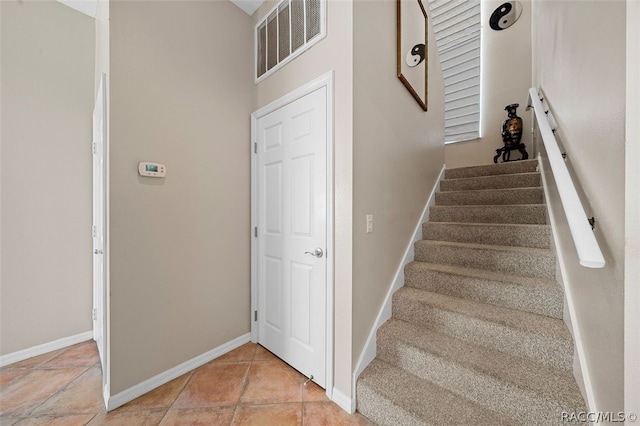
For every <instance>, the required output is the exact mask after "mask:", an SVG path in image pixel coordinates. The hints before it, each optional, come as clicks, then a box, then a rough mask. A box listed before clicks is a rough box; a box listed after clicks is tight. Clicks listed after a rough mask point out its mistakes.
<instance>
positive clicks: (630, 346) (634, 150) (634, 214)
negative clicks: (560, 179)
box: [624, 1, 640, 413]
mask: <svg viewBox="0 0 640 426" xmlns="http://www.w3.org/2000/svg"><path fill="white" fill-rule="evenodd" d="M638 22H640V2H637V1H627V88H626V92H627V105H626V116H627V117H626V118H627V119H626V139H627V140H626V153H625V156H626V161H625V163H626V167H625V173H626V176H625V237H626V244H625V263H624V266H625V278H624V281H625V286H624V288H625V290H624V293H625V295H624V298H625V301H624V311H625V322H624V330H625V331H624V333H625V334H624V340H625V343H624V353H625V358H624V410H625V411H626V412H627V413H632V412H633V413H638V412H639V411H640V363H638V360H639V359H640V336H639V335H638V330H640V309H638V306H640V263H639V262H638V259H640V223H639V222H638V218H639V217H640V191H638V187H637V183H638V182H640V168H639V167H638V165H639V164H640V122H639V121H638V117H640V99H639V98H638V96H637V94H638V93H640V49H638V46H637V41H638V40H640V26H638V25H637V23H638Z"/></svg>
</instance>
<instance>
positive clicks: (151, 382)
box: [105, 333, 251, 411]
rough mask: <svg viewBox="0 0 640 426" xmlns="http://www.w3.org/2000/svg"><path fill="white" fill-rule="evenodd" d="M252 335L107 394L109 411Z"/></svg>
mask: <svg viewBox="0 0 640 426" xmlns="http://www.w3.org/2000/svg"><path fill="white" fill-rule="evenodd" d="M250 337H251V335H250V333H247V334H243V335H242V336H240V337H237V338H235V339H233V340H230V341H229V342H227V343H224V344H222V345H220V346H218V347H217V348H215V349H212V350H210V351H209V352H205V353H203V354H202V355H198V356H197V357H195V358H192V359H190V360H189V361H185V362H183V363H182V364H180V365H177V366H175V367H173V368H171V369H169V370H167V371H164V372H162V373H160V374H158V375H155V376H153V377H151V378H150V379H147V380H145V381H144V382H141V383H138V384H137V385H135V386H132V387H130V388H129V389H126V390H124V391H122V392H120V393H118V394H116V395H113V396H107V395H105V400H106V405H107V411H111V410H115V409H116V408H118V407H120V406H122V405H124V404H126V403H127V402H130V401H133V400H134V399H136V398H138V397H139V396H142V395H144V394H145V393H147V392H150V391H152V390H153V389H155V388H157V387H159V386H162V385H164V384H165V383H168V382H170V381H171V380H173V379H175V378H177V377H180V376H182V375H183V374H185V373H188V372H189V371H191V370H194V369H196V368H198V367H200V366H201V365H204V364H206V363H207V362H209V361H211V360H213V359H216V358H218V357H219V356H221V355H224V354H226V353H227V352H229V351H232V350H234V349H236V348H238V347H240V346H242V345H244V344H245V343H248V342H249V341H250ZM107 393H108V390H107V389H105V394H107Z"/></svg>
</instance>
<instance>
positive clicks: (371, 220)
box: [367, 214, 373, 234]
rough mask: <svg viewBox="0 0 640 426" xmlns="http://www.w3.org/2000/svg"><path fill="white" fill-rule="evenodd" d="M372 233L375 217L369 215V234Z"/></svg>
mask: <svg viewBox="0 0 640 426" xmlns="http://www.w3.org/2000/svg"><path fill="white" fill-rule="evenodd" d="M372 232H373V215H372V214H368V215H367V234H370V233H372Z"/></svg>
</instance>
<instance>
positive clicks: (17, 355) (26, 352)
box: [0, 331, 93, 367]
mask: <svg viewBox="0 0 640 426" xmlns="http://www.w3.org/2000/svg"><path fill="white" fill-rule="evenodd" d="M91 339H93V331H85V332H84V333H79V334H75V335H73V336H69V337H63V338H62V339H57V340H54V341H52V342H48V343H43V344H41V345H37V346H32V347H30V348H27V349H23V350H21V351H17V352H12V353H10V354H6V355H2V356H0V367H4V366H5V365H9V364H13V363H15V362H20V361H24V360H25V359H29V358H32V357H34V356H39V355H44V354H46V353H47V352H52V351H57V350H58V349H62V348H66V347H68V346H71V345H75V344H77V343H82V342H86V341H87V340H91Z"/></svg>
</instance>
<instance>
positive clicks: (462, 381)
mask: <svg viewBox="0 0 640 426" xmlns="http://www.w3.org/2000/svg"><path fill="white" fill-rule="evenodd" d="M378 342H379V345H378V354H377V356H378V357H380V359H382V360H384V361H387V362H389V363H390V364H393V365H395V366H397V367H399V368H402V369H404V370H405V371H408V372H410V373H412V374H414V375H415V376H417V377H420V378H421V379H424V380H428V381H430V382H432V383H434V384H436V385H438V386H442V387H443V388H445V389H448V390H450V391H451V392H454V393H456V394H458V395H461V396H464V397H465V398H467V399H470V400H471V401H473V402H475V403H477V404H480V405H482V406H484V407H487V408H489V409H492V410H495V411H497V412H499V413H502V414H504V415H506V416H508V417H511V418H515V419H518V420H520V421H522V422H523V423H525V424H545V425H552V424H560V422H561V419H562V417H561V413H562V412H563V411H565V412H571V411H573V410H575V409H576V408H578V407H563V406H561V405H560V403H558V401H555V400H550V399H549V398H548V397H546V398H545V397H544V396H543V395H538V394H536V393H535V392H533V391H530V390H526V389H521V388H519V387H517V386H515V385H512V384H508V383H505V382H503V381H500V380H498V379H496V378H494V377H492V376H490V375H487V374H483V373H481V372H478V371H474V370H472V369H469V368H466V367H465V366H463V365H460V364H457V363H454V362H450V361H449V360H447V359H446V358H443V357H441V356H438V355H436V354H432V353H430V352H428V351H424V350H421V349H419V348H417V347H414V346H411V345H408V344H406V343H404V342H401V341H398V340H396V339H393V338H389V337H387V336H382V337H381V338H380V339H379V340H378Z"/></svg>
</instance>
